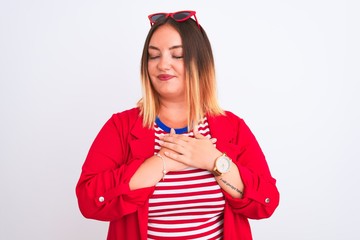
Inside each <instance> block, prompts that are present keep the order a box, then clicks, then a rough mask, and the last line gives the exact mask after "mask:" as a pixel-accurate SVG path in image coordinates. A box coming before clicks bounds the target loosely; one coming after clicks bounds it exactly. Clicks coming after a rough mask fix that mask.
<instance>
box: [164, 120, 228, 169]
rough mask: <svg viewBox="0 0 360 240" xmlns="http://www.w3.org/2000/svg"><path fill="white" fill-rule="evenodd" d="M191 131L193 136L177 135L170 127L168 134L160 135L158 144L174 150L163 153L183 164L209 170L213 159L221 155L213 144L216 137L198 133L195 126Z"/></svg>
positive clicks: (212, 164) (211, 167)
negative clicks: (207, 136)
mask: <svg viewBox="0 0 360 240" xmlns="http://www.w3.org/2000/svg"><path fill="white" fill-rule="evenodd" d="M193 133H194V138H192V137H187V136H184V135H178V134H176V133H175V131H174V130H173V129H172V130H171V132H170V134H168V135H164V136H162V137H161V138H160V140H161V141H160V145H161V146H163V147H166V148H168V149H171V150H173V151H174V152H165V153H164V154H165V155H166V156H167V157H169V158H171V159H173V160H175V161H178V162H181V163H183V164H185V165H188V166H191V167H194V168H201V169H206V170H209V171H211V170H212V169H213V166H214V161H215V159H216V158H217V157H219V156H220V155H221V152H220V151H219V150H218V149H216V147H215V145H214V144H215V142H216V139H215V138H212V139H209V138H206V137H204V136H203V135H202V134H201V133H199V131H198V128H197V126H196V127H195V128H194V130H193Z"/></svg>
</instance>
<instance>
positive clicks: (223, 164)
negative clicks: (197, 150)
mask: <svg viewBox="0 0 360 240" xmlns="http://www.w3.org/2000/svg"><path fill="white" fill-rule="evenodd" d="M230 166H231V159H230V158H229V157H228V156H227V155H226V153H223V154H222V155H221V156H220V157H218V158H216V160H215V167H214V169H213V173H214V175H215V176H221V175H223V174H224V173H227V172H229V170H230Z"/></svg>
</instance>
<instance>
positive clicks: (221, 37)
mask: <svg viewBox="0 0 360 240" xmlns="http://www.w3.org/2000/svg"><path fill="white" fill-rule="evenodd" d="M359 7H360V4H359V2H358V1H356V0H353V1H341V0H338V1H334V0H333V1H332V0H327V1H325V0H323V1H321V0H302V1H285V0H283V1H280V0H273V1H265V0H259V1H219V0H216V1H215V0H214V1H210V0H207V1H205V0H203V1H200V0H199V1H194V0H191V1H184V0H183V1H175V0H173V1H167V0H162V1H160V0H156V1H155V0H151V1H140V0H135V1H121V0H117V1H115V0H109V1H93V0H87V1H85V0H84V1H80V0H78V1H74V0H61V1H60V0H57V1H55V0H54V1H51V0H49V1H46V0H32V1H25V0H11V1H6V0H1V1H0V114H1V118H0V123H1V124H0V191H1V192H0V194H1V195H0V196H1V197H0V239H16V240H18V239H19V240H20V239H21V240H22V239H36V240H39V239H40V240H41V239H44V240H45V239H46V240H48V239H52V240H57V239H59V240H63V239H87V240H88V239H105V237H106V231H107V223H105V222H98V221H94V220H87V219H85V218H83V217H82V215H81V214H80V212H79V210H78V207H77V200H76V196H75V185H76V182H77V180H78V177H79V175H80V170H81V166H82V163H83V161H84V159H85V157H86V154H87V151H88V149H89V147H90V144H91V143H92V141H93V139H94V137H95V136H96V134H97V132H98V131H99V130H100V128H101V126H102V125H103V124H104V123H105V121H106V120H107V119H108V118H109V117H110V116H111V114H112V113H114V112H119V111H122V110H125V109H127V108H130V107H133V106H135V104H136V101H137V100H138V99H139V98H140V80H139V69H140V55H141V51H142V47H143V43H144V40H145V37H146V34H147V32H148V30H149V27H150V24H149V22H148V20H147V15H148V14H150V13H154V12H162V11H165V12H166V11H177V10H185V9H193V10H196V11H197V12H198V14H197V17H198V20H199V21H200V23H201V24H202V25H203V27H204V28H205V29H206V31H207V33H208V35H209V38H210V40H211V42H212V45H213V50H214V54H215V61H216V64H217V76H218V85H219V97H220V100H221V104H222V106H223V107H224V108H226V109H228V110H231V111H233V112H234V113H236V114H237V115H239V116H241V117H243V118H244V119H245V121H246V122H247V123H248V125H249V126H250V128H251V129H252V131H253V132H254V134H255V135H256V137H257V138H258V140H259V142H260V144H261V146H262V148H263V151H264V152H265V154H266V156H267V159H268V163H269V165H270V168H271V171H272V174H273V176H274V177H275V178H276V179H277V180H278V188H279V190H280V193H281V203H280V206H279V208H278V209H277V211H276V212H275V213H274V215H273V216H272V217H271V218H270V219H266V220H260V221H251V225H252V228H253V235H254V239H256V240H260V239H284V240H288V239H291V240H297V239H299V240H304V239H314V240H315V239H341V240H342V239H359V238H360V233H359V228H358V227H359V221H358V219H357V217H358V215H359V213H360V211H359V208H360V207H359V200H360V194H359V191H360V190H359V187H358V184H359V182H360V178H359V176H358V171H359V160H360V159H359V154H360V150H359V149H360V147H359V137H360V127H359V122H360V113H359V103H360V97H359V90H360V84H359V81H360V74H359V66H360V59H359V56H360V48H359V46H360V44H359V42H360V34H359V23H360V17H359V11H360V8H359Z"/></svg>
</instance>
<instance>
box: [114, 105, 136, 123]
mask: <svg viewBox="0 0 360 240" xmlns="http://www.w3.org/2000/svg"><path fill="white" fill-rule="evenodd" d="M139 117H140V109H139V108H137V107H135V108H131V109H127V110H124V111H122V112H118V113H114V114H113V115H112V119H113V120H115V121H131V120H136V119H138V118H139Z"/></svg>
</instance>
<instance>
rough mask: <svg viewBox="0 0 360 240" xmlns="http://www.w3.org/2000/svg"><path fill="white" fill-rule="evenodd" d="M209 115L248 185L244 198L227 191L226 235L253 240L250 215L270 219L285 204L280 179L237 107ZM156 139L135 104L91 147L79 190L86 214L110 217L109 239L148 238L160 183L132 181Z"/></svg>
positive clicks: (114, 118)
mask: <svg viewBox="0 0 360 240" xmlns="http://www.w3.org/2000/svg"><path fill="white" fill-rule="evenodd" d="M207 118H208V123H209V127H210V131H211V136H212V137H214V138H217V143H216V147H217V148H218V149H219V150H220V151H221V152H226V154H227V155H228V156H229V157H230V158H231V159H232V160H233V162H234V163H236V165H237V166H238V168H239V171H240V175H241V178H242V180H243V182H244V185H245V188H244V195H243V198H242V199H235V198H233V197H231V196H230V195H229V194H227V193H226V192H225V191H223V193H224V195H225V199H226V204H225V210H224V239H225V240H226V239H240V240H249V239H252V237H251V230H250V226H249V222H248V218H250V219H261V218H268V217H270V216H271V215H272V213H273V212H274V210H275V209H276V207H277V206H278V204H279V192H278V190H277V188H276V186H275V182H276V180H275V179H274V178H272V176H271V174H270V171H269V168H268V165H267V163H266V160H265V157H264V154H263V153H262V151H261V149H260V147H259V145H258V142H257V141H256V139H255V137H254V135H253V134H252V133H251V131H250V129H249V128H248V126H247V125H246V124H245V122H244V121H243V120H242V119H241V118H239V117H237V116H236V115H234V114H233V113H231V112H226V116H217V117H211V116H207ZM154 143H155V133H154V130H153V129H149V128H144V127H143V126H142V118H141V117H140V116H139V109H138V108H133V109H130V110H127V111H124V112H121V113H118V114H114V115H113V116H112V117H111V118H110V119H109V120H108V121H107V122H106V124H105V125H104V126H103V128H102V129H101V130H100V132H99V134H98V135H97V137H96V138H95V140H94V142H93V144H92V146H91V148H90V150H89V153H88V156H87V158H86V160H85V163H84V165H83V168H82V173H81V176H80V179H79V181H78V184H77V186H76V195H77V198H78V203H79V208H80V211H81V213H82V214H83V215H84V216H85V217H86V218H92V219H97V220H102V221H109V222H110V225H109V231H108V237H107V239H108V240H119V239H147V218H148V199H149V197H150V196H151V194H152V193H153V191H154V187H149V188H142V189H137V190H134V191H131V190H130V189H129V181H130V179H131V177H132V175H133V174H134V173H135V171H136V170H137V169H138V167H139V166H140V165H141V164H142V162H143V161H144V160H145V159H147V158H149V157H150V156H152V155H153V154H154ZM144 180H145V181H146V179H144Z"/></svg>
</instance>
